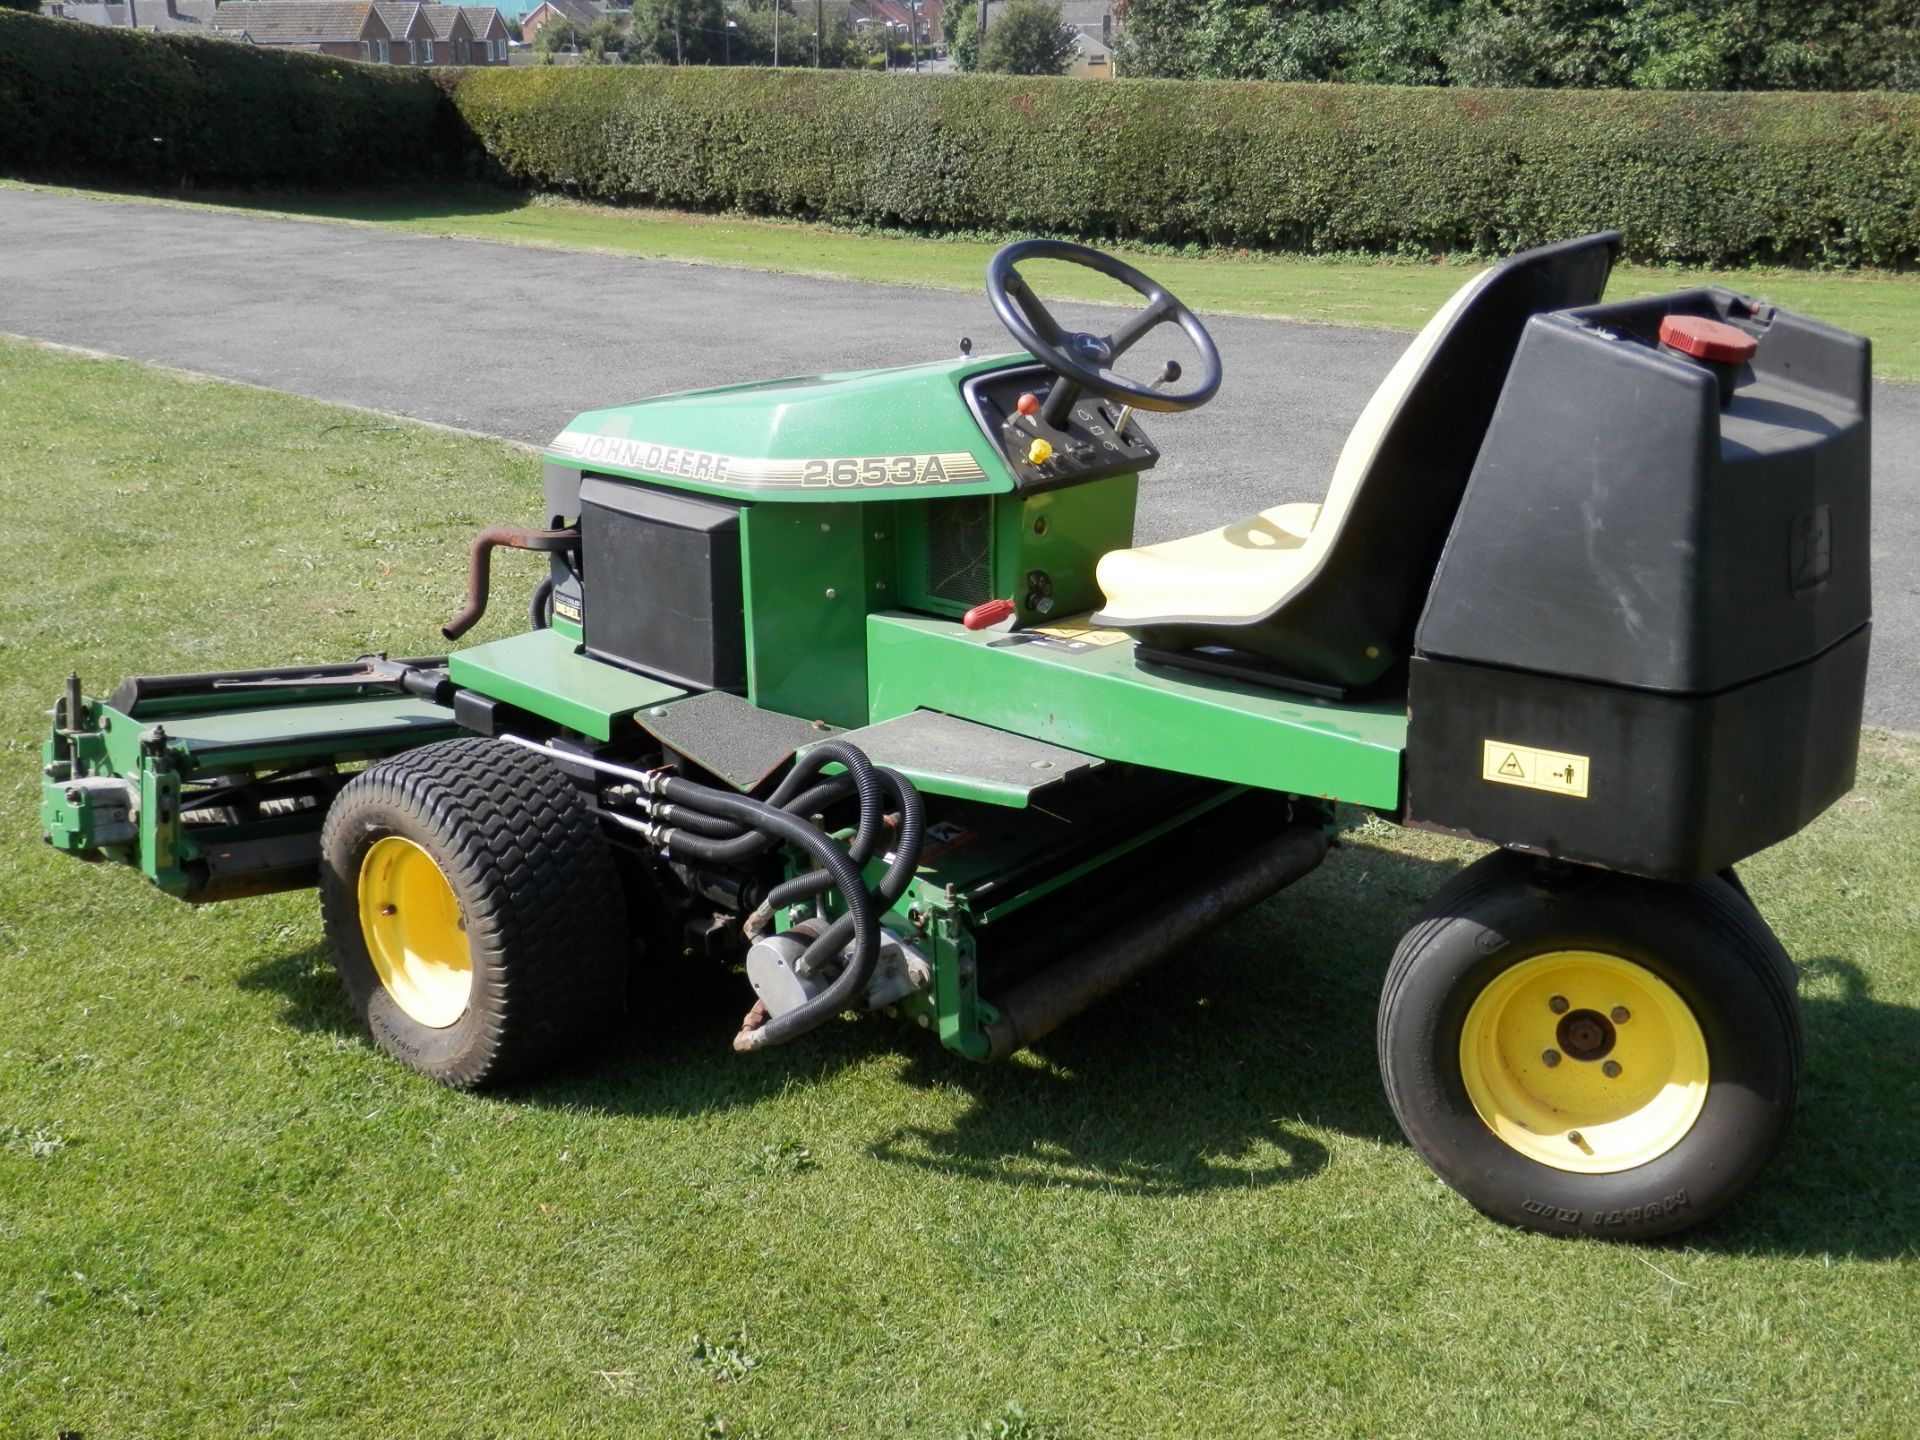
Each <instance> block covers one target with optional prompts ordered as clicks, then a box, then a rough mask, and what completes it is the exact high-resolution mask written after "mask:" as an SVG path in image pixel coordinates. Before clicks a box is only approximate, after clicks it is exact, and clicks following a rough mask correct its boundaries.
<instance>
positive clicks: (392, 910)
mask: <svg viewBox="0 0 1920 1440" xmlns="http://www.w3.org/2000/svg"><path fill="white" fill-rule="evenodd" d="M380 913H381V914H382V915H397V914H399V913H400V909H399V907H398V906H397V905H382V906H381V907H380Z"/></svg>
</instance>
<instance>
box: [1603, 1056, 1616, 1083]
mask: <svg viewBox="0 0 1920 1440" xmlns="http://www.w3.org/2000/svg"><path fill="white" fill-rule="evenodd" d="M1600 1073H1601V1074H1603V1075H1605V1076H1606V1077H1607V1079H1609V1080H1618V1079H1619V1078H1620V1062H1619V1061H1618V1060H1609V1061H1607V1063H1606V1064H1604V1065H1602V1066H1601V1067H1600Z"/></svg>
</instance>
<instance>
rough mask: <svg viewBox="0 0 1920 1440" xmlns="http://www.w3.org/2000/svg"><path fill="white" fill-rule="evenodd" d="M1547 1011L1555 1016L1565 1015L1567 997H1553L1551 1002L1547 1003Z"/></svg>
mask: <svg viewBox="0 0 1920 1440" xmlns="http://www.w3.org/2000/svg"><path fill="white" fill-rule="evenodd" d="M1547 1009H1549V1010H1551V1011H1552V1012H1553V1013H1554V1014H1556V1015H1564V1014H1566V1013H1567V997H1566V996H1564V995H1556V996H1554V997H1553V998H1552V999H1551V1000H1549V1001H1547Z"/></svg>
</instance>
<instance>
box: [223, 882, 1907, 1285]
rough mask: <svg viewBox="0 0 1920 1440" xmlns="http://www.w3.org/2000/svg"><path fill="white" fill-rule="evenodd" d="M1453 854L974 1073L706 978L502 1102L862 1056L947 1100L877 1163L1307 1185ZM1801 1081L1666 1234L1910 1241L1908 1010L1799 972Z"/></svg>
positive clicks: (1822, 967)
mask: <svg viewBox="0 0 1920 1440" xmlns="http://www.w3.org/2000/svg"><path fill="white" fill-rule="evenodd" d="M1456 868H1457V867H1456V866H1455V865H1454V864H1453V863H1451V862H1434V861H1427V860H1420V859H1415V858H1412V857H1408V856H1404V855H1399V854H1395V853H1393V852H1391V851H1385V850H1379V849H1376V848H1373V847H1371V846H1365V845H1356V846H1352V847H1349V848H1348V849H1347V850H1346V851H1344V852H1342V853H1336V855H1335V856H1334V858H1333V859H1332V860H1331V861H1330V862H1329V864H1328V865H1327V866H1326V867H1325V868H1323V869H1322V870H1321V871H1320V872H1319V873H1317V874H1316V875H1314V876H1312V877H1309V879H1308V880H1306V881H1304V882H1302V883H1301V884H1300V885H1299V886H1297V887H1295V889H1294V890H1292V891H1290V892H1288V893H1286V894H1283V895H1281V896H1280V897H1278V898H1277V899H1275V900H1273V901H1271V902H1269V903H1268V904H1266V905H1264V906H1262V907H1260V908H1259V909H1258V910H1256V911H1254V912H1252V913H1251V914H1249V915H1247V916H1244V917H1242V918H1241V919H1240V920H1238V921H1236V922H1234V923H1233V924H1231V925H1228V926H1225V927H1223V928H1222V929H1221V930H1220V931H1218V932H1216V935H1215V936H1214V937H1212V938H1211V939H1210V940H1209V941H1208V942H1207V943H1206V944H1204V945H1203V946H1198V947H1195V949H1194V951H1193V952H1192V953H1191V954H1189V955H1185V956H1176V957H1174V958H1173V959H1171V960H1169V961H1168V962H1166V963H1165V964H1164V965H1162V966H1161V967H1160V968H1159V969H1157V970H1155V971H1152V972H1150V973H1149V974H1148V975H1147V976H1145V977H1144V978H1143V979H1142V980H1140V981H1139V982H1138V983H1136V984H1134V985H1132V986H1130V987H1128V988H1127V989H1125V990H1123V991H1122V992H1121V993H1120V994H1119V995H1117V996H1115V997H1114V998H1113V999H1111V1000H1109V1001H1108V1002H1106V1003H1105V1004H1104V1005H1102V1006H1101V1007H1100V1008H1099V1009H1098V1010H1096V1011H1094V1012H1091V1013H1090V1014H1088V1015H1086V1016H1084V1017H1081V1018H1080V1019H1078V1020H1075V1021H1073V1022H1071V1023H1070V1024H1068V1025H1067V1026H1065V1027H1063V1028H1062V1029H1061V1030H1059V1031H1056V1032H1055V1033H1054V1034H1053V1035H1051V1036H1048V1037H1046V1039H1044V1040H1043V1041H1041V1042H1040V1043H1039V1044H1038V1045H1037V1046H1036V1047H1035V1048H1034V1049H1033V1051H1031V1052H1029V1053H1028V1054H1027V1055H1025V1056H1023V1057H1019V1058H1017V1059H1016V1060H1014V1061H1012V1062H1009V1063H1007V1064H1003V1065H997V1066H980V1065H975V1064H972V1063H970V1062H968V1061H966V1060H963V1059H960V1058H959V1057H958V1056H955V1055H953V1054H951V1053H949V1052H947V1051H945V1050H943V1049H941V1048H940V1047H939V1045H938V1043H937V1042H936V1041H935V1040H934V1039H933V1038H932V1037H931V1036H928V1035H922V1034H919V1033H917V1032H906V1031H903V1030H902V1029H901V1028H900V1027H898V1026H896V1025H891V1024H888V1023H887V1022H885V1021H882V1020H879V1019H877V1018H874V1017H865V1018H861V1019H856V1020H850V1021H845V1022H841V1023H836V1024H832V1025H829V1026H827V1027H825V1028H824V1029H822V1030H820V1031H818V1032H816V1033H814V1034H813V1035H810V1036H808V1037H806V1038H805V1039H804V1040H803V1041H800V1042H798V1043H796V1044H794V1045H792V1046H789V1047H785V1048H782V1049H780V1050H777V1051H774V1052H770V1053H768V1054H765V1055H756V1056H740V1055H736V1054H734V1053H733V1052H732V1051H731V1050H730V1049H729V1047H728V1040H729V1038H730V1037H731V1035H732V1033H733V1030H734V1028H735V1026H736V1025H737V1023H738V1020H739V1017H740V1013H741V1011H742V1010H743V1009H744V1008H745V1006H746V1004H747V1001H748V996H747V992H746V989H745V984H744V981H743V980H741V979H740V978H739V977H738V976H736V975H732V974H728V973H726V972H723V971H720V970H718V969H714V970H707V971H700V972H692V973H688V974H684V975H679V976H675V977H673V978H672V979H671V980H670V981H669V982H668V983H667V984H665V985H664V986H662V987H660V988H658V989H656V990H655V991H654V992H653V1000H652V1003H651V1005H650V1007H648V1009H646V1010H644V1011H642V1013H641V1014H639V1015H638V1016H637V1017H636V1019H635V1021H634V1023H633V1025H632V1026H631V1027H630V1028H629V1030H628V1032H627V1033H626V1034H625V1035H624V1036H623V1038H622V1039H621V1040H620V1041H619V1042H618V1043H617V1044H616V1046H615V1047H614V1050H613V1052H612V1053H610V1054H606V1055H602V1056H598V1057H591V1058H589V1057H582V1059H581V1060H580V1061H579V1062H578V1063H576V1064H574V1065H571V1066H568V1067H565V1068H563V1069H562V1070H560V1071H557V1072H555V1073H553V1074H551V1075H549V1076H546V1077H544V1078H543V1079H541V1080H540V1081H539V1082H537V1083H533V1084H530V1085H527V1086H524V1087H516V1088H515V1089H514V1090H513V1091H511V1092H509V1098H511V1099H512V1100H513V1101H514V1103H516V1104H534V1105H542V1106H553V1107H563V1108H573V1107H578V1108H592V1109H596V1110H606V1111H610V1112H615V1113H634V1114H648V1115H675V1114H687V1115H691V1114H702V1113H708V1112H712V1111H715V1110H725V1109H731V1108H734V1107H739V1106H749V1105H753V1104H755V1103H757V1102H759V1101H761V1100H763V1099H766V1098H767V1097H770V1096H773V1095H777V1094H779V1093H780V1092H782V1091H783V1090H785V1089H787V1088H788V1087H790V1086H795V1085H810V1084H816V1083H822V1082H826V1081H829V1080H831V1079H832V1078H833V1077H835V1076H836V1075H838V1074H840V1073H841V1072H843V1071H846V1070H849V1069H852V1068H856V1067H861V1066H865V1065H869V1064H872V1063H873V1062H875V1061H880V1062H890V1063H896V1064H897V1065H898V1066H899V1080H900V1083H904V1084H907V1085H912V1086H916V1087H921V1088H928V1089H942V1090H948V1091H953V1092H958V1093H959V1094H961V1095H963V1096H964V1097H965V1106H964V1109H963V1110H962V1111H961V1113H960V1114H959V1116H958V1118H957V1119H955V1120H954V1121H953V1122H952V1124H951V1125H949V1126H946V1127H943V1128H938V1129H933V1128H925V1127H902V1128H897V1129H894V1130H892V1131H889V1132H887V1133H884V1134H882V1135H880V1136H878V1137H876V1138H875V1139H874V1140H873V1141H872V1142H871V1143H870V1144H869V1146H868V1150H869V1153H870V1154H871V1155H872V1156H873V1157H874V1158H875V1159H877V1160H880V1161H882V1162H884V1163H890V1164H899V1165H906V1166H911V1167H916V1168H920V1169H924V1170H928V1171H931V1172H934V1173H938V1174H947V1175H953V1176H966V1177H970V1178H976V1179H986V1180H991V1181H996V1182H999V1183H1005V1184H1009V1185H1015V1186H1024V1185H1042V1186H1068V1187H1085V1188H1092V1189H1100V1190H1108V1191H1114V1192H1117V1193H1137V1194H1147V1195H1154V1194H1160V1195H1175V1194H1183V1193H1190V1192H1193V1191H1198V1190H1206V1189H1214V1188H1221V1187H1228V1186H1266V1185H1275V1184H1283V1183H1287V1182H1292V1181H1299V1180H1304V1179H1309V1178H1311V1177H1312V1176H1314V1175H1316V1174H1318V1173H1320V1172H1321V1171H1322V1170H1323V1169H1325V1167H1326V1165H1327V1163H1328V1154H1327V1150H1326V1147H1325V1146H1324V1145H1323V1144H1322V1143H1321V1142H1320V1141H1319V1140H1317V1139H1315V1138H1314V1136H1313V1135H1312V1134H1311V1133H1309V1132H1310V1131H1314V1130H1319V1131H1333V1132H1336V1133H1339V1134H1343V1135H1350V1136H1355V1137H1358V1138H1361V1139H1365V1140H1369V1141H1374V1142H1377V1143H1384V1144H1391V1145H1401V1144H1404V1143H1405V1142H1404V1141H1403V1140H1402V1138H1401V1136H1400V1133H1399V1130H1398V1128H1397V1127H1396V1126H1395V1124H1394V1122H1393V1119H1392V1116H1391V1114H1390V1112H1389V1111H1388V1109H1387V1106H1386V1102H1385V1099H1384V1097H1383V1096H1382V1095H1381V1092H1380V1087H1379V1080H1378V1077H1377V1073H1376V1070H1375V1061H1374V1035H1373V1031H1374V1012H1375V1006H1376V1003H1377V1000H1378V995H1379V987H1380V980H1381V977H1382V975H1383V973H1384V971H1385V969H1386V964H1387V960H1388V958H1389V956H1390V955H1391V954H1392V950H1393V946H1394V944H1395V942H1396V940H1397V939H1398V936H1399V934H1400V932H1401V930H1402V929H1404V928H1405V926H1406V925H1407V923H1408V922H1409V921H1410V920H1411V919H1412V917H1413V915H1414V913H1415V912H1416V911H1417V910H1418V909H1419V907H1420V905H1421V904H1422V903H1423V902H1424V900H1425V898H1426V896H1428V895H1430V894H1431V893H1432V892H1433V891H1434V890H1435V889H1437V888H1438V887H1439V885H1440V884H1442V883H1444V881H1445V879H1446V878H1447V876H1448V875H1450V874H1451V873H1453V871H1454V870H1455V869H1456ZM1800 969H1801V971H1802V974H1803V977H1804V978H1803V982H1802V985H1803V988H1805V989H1817V990H1835V989H1837V990H1838V992H1839V993H1838V994H1837V995H1835V996H1832V997H1831V998H1829V997H1826V996H1821V997H1818V998H1813V999H1810V1000H1807V1001H1806V1002H1804V1005H1803V1011H1804V1017H1805V1024H1806V1033H1807V1061H1806V1072H1807V1080H1806V1083H1805V1086H1804V1089H1803V1092H1802V1096H1801V1103H1800V1110H1799V1115H1798V1117H1797V1119H1796V1122H1795V1125H1794V1129H1793V1131H1792V1133H1791V1135H1790V1136H1789V1138H1788V1141H1787V1144H1786V1146H1785V1148H1784V1150H1783V1152H1782V1153H1781V1155H1780V1156H1779V1158H1778V1159H1777V1160H1776V1161H1775V1162H1774V1164H1773V1167H1772V1168H1771V1169H1770V1170H1769V1171H1768V1172H1767V1174H1766V1175H1765V1176H1764V1177H1763V1178H1762V1180H1761V1182H1760V1184H1759V1185H1758V1186H1757V1187H1756V1188H1755V1190H1754V1191H1753V1193H1752V1194H1750V1195H1749V1196H1747V1197H1746V1198H1745V1199H1744V1200H1742V1201H1741V1202H1739V1203H1738V1204H1736V1205H1735V1206H1734V1207H1733V1208H1732V1209H1731V1210H1730V1211H1728V1212H1726V1213H1724V1214H1723V1215H1721V1216H1719V1217H1717V1218H1716V1219H1714V1220H1713V1221H1710V1222H1709V1223H1708V1224H1707V1225H1705V1226H1703V1227H1701V1228H1700V1229H1697V1230H1692V1231H1688V1232H1686V1233H1685V1234H1683V1235H1682V1236H1679V1237H1677V1238H1676V1240H1675V1242H1674V1243H1675V1244H1676V1245H1679V1246H1683V1247H1689V1248H1696V1249H1706V1250H1712V1251H1717V1252H1721V1253H1727V1254H1790V1255H1841V1256H1851V1257H1857V1258H1862V1259H1886V1258H1891V1257H1899V1256H1907V1255H1912V1254H1914V1253H1915V1252H1916V1250H1917V1249H1920V1144H1916V1143H1914V1142H1913V1140H1912V1137H1913V1136H1914V1135H1916V1134H1920V1011H1916V1010H1914V1009H1910V1008H1908V1007H1905V1006H1900V1005H1891V1004H1885V1003H1882V1002H1880V1001H1877V1000H1875V999H1874V998H1873V996H1872V993H1871V988H1870V982H1869V980H1868V978H1867V976H1866V975H1865V973H1864V972H1863V971H1862V970H1861V968H1860V967H1859V966H1858V965H1857V964H1855V963H1854V962H1853V961H1851V960H1848V959H1845V958H1841V957H1835V956H1827V957H1821V958H1818V959H1814V960H1809V961H1806V962H1803V963H1802V965H1801V966H1800ZM245 983H247V984H248V985H249V986H251V987H254V988H259V989H263V990H270V991H276V992H278V993H280V994H281V995H282V996H283V997H284V998H285V1000H286V1002H287V1013H286V1016H285V1019H286V1020H287V1022H288V1023H290V1024H292V1025H294V1026H296V1027H299V1028H303V1029H319V1030H328V1031H336V1032H342V1033H353V1032H354V1031H355V1028H356V1027H355V1025H354V1022H353V1018H352V1015H351V1013H350V1012H349V1010H348V1008H347V1006H346V1004H345V1001H344V1000H343V999H342V998H341V995H340V991H339V986H338V982H337V981H336V980H335V979H334V976H333V974H332V971H331V969H330V967H328V965H327V962H326V959H325V956H324V952H323V951H322V950H320V949H319V947H307V948H305V949H302V950H299V951H295V952H292V953H290V954H287V955H284V956H281V957H279V958H277V959H274V960H270V961H267V962H265V963H263V964H262V965H260V966H259V967H258V968H257V969H255V970H254V971H253V972H252V974H251V976H250V977H248V980H247V981H246V982H245Z"/></svg>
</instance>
